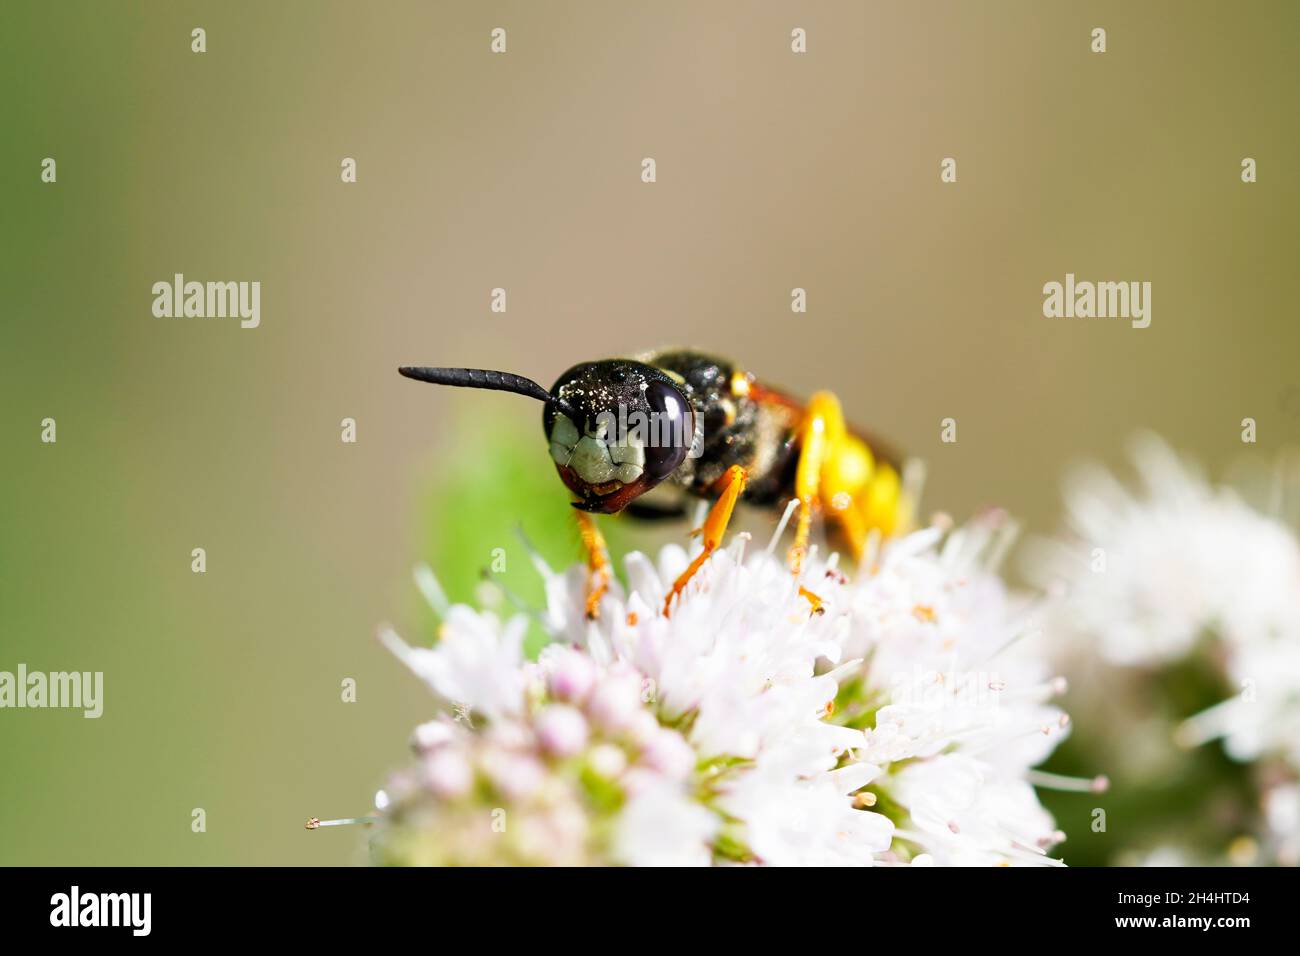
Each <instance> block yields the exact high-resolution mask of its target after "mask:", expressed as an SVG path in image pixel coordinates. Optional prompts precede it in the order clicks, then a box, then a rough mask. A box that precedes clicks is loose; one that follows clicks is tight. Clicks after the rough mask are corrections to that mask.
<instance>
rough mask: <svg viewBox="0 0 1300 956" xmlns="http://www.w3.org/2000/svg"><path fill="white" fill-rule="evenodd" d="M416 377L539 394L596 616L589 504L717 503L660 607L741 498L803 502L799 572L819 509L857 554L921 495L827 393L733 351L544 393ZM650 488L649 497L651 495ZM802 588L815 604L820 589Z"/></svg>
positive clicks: (794, 557) (635, 512)
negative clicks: (763, 373)
mask: <svg viewBox="0 0 1300 956" xmlns="http://www.w3.org/2000/svg"><path fill="white" fill-rule="evenodd" d="M398 371H399V372H400V373H401V374H402V375H404V376H406V377H407V378H411V379H415V380H418V381H421V382H430V383H433V384H435V385H452V386H460V387H464V388H479V389H494V390H498V391H504V392H513V393H515V394H518V395H525V396H528V397H530V398H534V399H537V400H538V401H540V402H542V403H543V405H544V406H545V407H544V409H543V412H542V426H543V428H544V430H545V432H546V440H547V443H548V444H549V447H550V454H551V458H552V460H553V461H554V463H555V467H556V470H557V471H558V472H559V476H560V478H561V480H563V482H564V484H565V486H566V487H567V488H568V489H569V491H570V492H572V494H573V496H574V499H575V500H574V501H573V502H572V504H573V507H574V508H575V509H576V514H577V516H578V522H579V528H580V531H581V534H582V540H583V544H584V547H585V548H586V551H587V555H588V567H589V570H590V581H589V587H588V597H587V606H586V610H587V614H588V616H589V617H593V618H594V617H596V616H598V614H599V608H600V600H601V597H602V596H603V595H604V593H605V590H606V589H607V588H608V585H609V579H610V567H609V559H608V555H607V553H606V549H605V545H604V540H603V538H602V537H601V535H600V533H599V531H598V529H597V528H596V525H595V523H594V521H592V519H591V515H593V514H615V513H619V512H623V513H626V514H629V515H632V516H635V517H639V518H649V519H662V518H673V517H682V516H685V515H686V513H687V508H688V504H689V502H690V501H691V500H692V499H695V500H706V501H711V502H712V507H711V508H710V510H709V512H708V514H707V516H706V518H705V520H704V523H703V525H702V527H701V528H699V529H697V531H696V532H694V533H696V534H698V535H699V536H700V537H701V539H702V542H703V549H702V550H701V552H700V553H699V554H698V555H697V556H696V558H695V559H694V560H693V561H692V562H691V564H690V565H689V566H688V567H687V568H686V570H685V571H683V572H682V574H681V575H680V576H679V577H678V578H677V580H676V581H675V582H674V583H673V586H672V588H671V589H670V590H669V592H668V594H667V596H666V597H665V600H664V609H663V613H664V614H665V615H668V614H669V613H670V612H671V609H672V604H673V600H674V599H675V598H676V597H677V596H678V595H680V594H681V593H682V591H683V590H684V589H685V587H686V585H687V584H688V583H689V581H690V580H691V578H692V577H694V575H695V574H696V572H698V571H699V569H700V568H701V567H702V566H703V564H704V563H705V561H707V560H708V557H709V555H710V554H712V553H713V552H714V551H715V550H716V549H717V548H718V547H719V546H720V544H721V543H722V540H723V536H724V534H725V532H726V528H727V524H728V522H729V521H730V520H731V516H732V513H733V511H734V509H735V507H736V504H737V502H740V501H744V502H746V503H747V504H749V505H753V506H756V507H759V508H765V509H769V510H772V511H784V510H785V509H787V508H788V507H789V506H790V503H791V502H798V509H797V519H796V523H795V532H794V543H793V545H792V546H791V548H790V550H789V554H788V561H789V565H790V569H791V571H792V573H793V574H794V575H795V576H796V578H797V577H799V576H800V574H801V572H802V568H803V563H804V560H805V558H806V556H807V553H808V539H809V534H810V530H811V527H812V520H813V516H814V515H815V514H820V515H823V516H824V518H825V521H826V523H827V526H828V528H829V529H830V530H831V531H832V532H833V533H834V534H835V535H837V536H838V537H839V538H840V539H841V540H842V541H843V542H844V543H845V544H846V545H847V547H848V549H849V550H850V551H851V552H852V553H853V555H854V557H855V558H860V557H861V556H862V554H863V552H864V551H865V550H866V549H867V547H868V543H869V541H870V540H871V537H872V535H873V534H875V535H880V536H887V535H891V534H894V533H897V532H899V531H901V530H903V529H905V528H907V527H909V526H910V524H911V522H912V519H913V510H914V501H915V497H916V496H915V493H914V491H913V489H912V488H910V487H904V482H903V479H902V470H903V467H902V462H901V460H900V459H899V457H898V456H897V455H896V454H895V453H893V452H891V451H889V450H888V449H887V448H886V447H885V446H883V445H881V444H880V443H879V442H877V441H875V440H874V439H871V438H868V437H867V436H866V435H865V433H863V432H861V431H858V430H855V429H851V428H849V427H848V426H847V425H846V423H845V419H844V413H843V410H842V408H841V405H840V402H839V400H838V399H836V397H835V396H834V395H833V394H831V393H830V392H827V391H821V392H817V393H816V394H815V395H813V396H812V397H811V398H810V399H808V400H807V401H800V400H798V399H797V398H794V397H792V396H791V395H789V394H788V393H787V392H785V391H783V390H781V389H778V388H773V387H770V386H768V385H766V384H764V383H762V382H761V381H759V380H758V379H756V378H755V377H754V376H753V375H752V374H750V373H749V372H748V371H745V370H744V369H742V368H741V367H739V366H738V365H736V364H735V363H733V362H730V361H727V360H725V359H722V358H718V357H717V356H713V355H706V354H703V353H701V352H697V351H693V350H689V349H666V350H661V351H655V352H650V353H646V354H642V355H639V356H636V357H635V358H628V359H622V358H616V359H604V360H600V361H595V362H583V363H582V364H580V365H575V366H573V368H571V369H569V370H568V371H567V372H565V373H564V374H563V375H561V376H560V377H559V379H557V380H556V382H555V384H554V385H553V386H552V387H551V388H550V390H549V391H548V390H547V389H545V388H543V387H542V386H541V385H539V384H538V383H537V382H534V381H532V380H531V379H528V378H524V377H523V376H520V375H514V374H511V373H509V372H497V371H491V370H488V369H471V368H426V367H412V366H404V367H402V368H400V369H398ZM651 492H653V494H651ZM800 593H802V594H803V595H804V596H805V597H806V598H807V599H808V600H809V602H810V603H811V604H812V607H813V610H814V611H816V610H819V609H820V606H821V602H820V599H819V598H818V597H817V596H816V595H815V594H813V593H812V592H811V591H808V590H806V589H804V588H802V587H801V588H800Z"/></svg>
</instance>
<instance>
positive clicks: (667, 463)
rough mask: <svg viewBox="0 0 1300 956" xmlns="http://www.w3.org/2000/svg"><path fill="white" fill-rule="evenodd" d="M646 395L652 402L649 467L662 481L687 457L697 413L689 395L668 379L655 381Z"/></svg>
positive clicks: (648, 446) (646, 455) (647, 466)
mask: <svg viewBox="0 0 1300 956" xmlns="http://www.w3.org/2000/svg"><path fill="white" fill-rule="evenodd" d="M645 398H646V403H647V404H648V405H649V406H650V428H649V434H648V436H647V441H646V443H645V445H646V448H645V470H646V474H647V475H649V476H650V478H652V479H654V480H655V481H660V480H662V479H664V478H667V477H668V476H669V475H671V474H672V473H673V471H675V470H676V468H677V466H678V465H680V464H681V463H682V462H683V461H684V460H685V459H686V453H687V451H689V450H690V447H691V442H692V440H693V439H694V437H695V416H694V414H692V412H691V405H690V402H688V401H687V400H686V396H685V395H683V394H682V393H681V392H680V391H678V390H677V389H676V388H674V387H673V386H672V385H670V384H668V383H667V382H651V383H650V384H649V385H647V386H646V390H645Z"/></svg>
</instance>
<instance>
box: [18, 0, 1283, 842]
mask: <svg viewBox="0 0 1300 956" xmlns="http://www.w3.org/2000/svg"><path fill="white" fill-rule="evenodd" d="M196 26H201V27H203V28H205V29H206V31H207V52H206V53H204V54H201V55H199V54H194V53H192V52H191V51H190V31H191V29H193V28H194V27H196ZM496 26H502V27H505V28H506V29H507V31H508V52H507V53H506V54H505V55H492V54H491V53H490V52H489V31H490V30H491V29H492V28H493V27H496ZM796 26H798V27H803V28H804V29H805V30H806V31H807V34H808V52H807V54H806V55H801V56H796V55H793V54H792V53H791V52H790V47H789V43H790V31H791V29H792V28H793V27H796ZM1095 26H1102V27H1105V28H1106V30H1107V31H1108V47H1109V49H1108V52H1107V53H1105V54H1104V55H1095V54H1092V53H1091V52H1090V51H1089V32H1090V30H1091V29H1092V28H1093V27H1095ZM1297 41H1300V15H1298V14H1297V11H1296V8H1295V6H1294V5H1293V4H1290V3H1286V2H1274V3H1263V2H1260V3H1249V4H1226V3H1224V4H1213V3H1203V2H1195V3H1174V2H1164V3H1146V4H1140V5H1134V4H1125V3H1074V4H1042V3H1033V2H999V3H990V4H973V3H870V4H868V3H862V2H857V3H848V2H826V0H819V2H805V3H796V2H784V3H776V2H770V3H756V2H743V3H742V2H728V3H708V4H697V3H687V2H676V3H655V4H631V3H628V4H615V3H601V2H595V0H591V2H573V3H564V2H544V3H538V2H520V3H492V4H476V3H468V2H466V3H425V2H401V3H385V4H378V5H372V6H370V7H363V6H358V5H356V4H343V3H316V2H292V3H277V4H270V5H266V4H257V3H250V2H241V3H215V2H209V3H187V4H172V3H162V2H152V3H143V4H116V5H112V6H104V5H102V4H95V3H89V2H77V3H62V4H54V5H50V4H45V3H36V2H28V0H23V2H18V3H11V4H9V5H8V8H7V13H6V17H5V24H4V27H3V29H0V71H2V72H3V74H4V79H5V87H6V89H7V90H8V91H9V93H8V95H7V96H6V98H5V99H6V113H7V117H6V119H5V122H4V126H5V137H4V140H5V143H4V146H3V149H2V150H0V160H2V162H3V170H2V172H3V176H2V177H0V182H3V184H4V197H3V199H4V210H5V229H4V230H3V242H4V250H3V252H4V255H3V261H0V279H2V280H3V318H2V322H0V355H3V356H4V360H5V361H4V374H3V375H2V376H0V424H2V426H3V435H4V446H3V447H4V452H3V458H2V460H3V462H4V468H3V476H0V491H3V502H4V513H3V532H2V534H0V669H8V670H12V669H14V667H15V666H16V665H17V663H18V662H20V661H21V662H25V663H27V664H28V666H29V667H30V668H32V669H44V670H62V669H78V670H103V671H104V672H105V682H106V691H105V693H106V701H105V715H104V717H103V718H101V719H100V720H98V721H89V720H83V719H81V717H80V716H79V715H76V714H73V713H69V712H55V711H21V712H19V711H5V712H0V753H2V754H3V757H2V760H3V764H4V768H5V769H4V772H3V773H0V862H4V863H93V864H103V863H191V862H194V863H257V864H269V863H346V862H356V861H358V860H360V859H363V858H364V856H363V854H362V853H361V851H360V850H359V847H360V845H361V842H362V841H361V835H360V834H358V833H356V832H348V831H341V830H333V831H322V832H318V833H305V832H304V831H303V829H302V823H303V820H304V819H305V818H306V817H307V816H309V815H313V814H315V815H319V816H322V817H329V816H346V815H351V814H353V813H358V812H364V811H365V810H366V809H367V808H368V805H369V801H370V798H371V796H372V794H373V792H374V790H375V789H376V787H377V786H379V785H380V784H381V783H382V778H383V773H384V771H385V770H386V769H388V768H391V767H393V766H396V765H398V764H400V763H401V762H402V760H403V759H404V754H405V748H404V741H405V739H406V735H407V733H408V731H409V729H410V727H411V726H412V725H413V724H414V723H416V722H417V721H419V720H422V719H424V718H425V717H426V716H427V715H428V712H429V705H428V701H427V699H426V697H425V695H424V694H423V693H422V692H421V691H420V689H419V687H418V686H416V685H415V683H414V682H413V681H412V680H411V679H410V678H409V677H408V676H407V675H406V674H404V673H402V672H401V671H400V669H399V668H398V666H397V665H396V663H395V662H393V661H391V660H390V659H388V658H387V657H386V656H385V655H384V654H383V653H382V652H381V651H380V650H379V649H378V647H377V646H376V645H375V644H374V642H373V641H372V640H371V635H372V633H373V631H374V628H375V626H376V624H377V623H378V622H380V621H384V620H392V621H394V622H395V623H397V624H399V625H403V626H415V622H416V621H418V615H417V613H416V609H415V603H414V600H413V596H412V588H411V587H410V585H409V568H410V566H411V564H412V563H413V561H415V560H416V559H417V558H418V557H419V556H420V555H421V554H422V553H423V552H424V549H425V547H426V530H427V529H426V528H425V526H424V524H423V523H422V522H423V521H424V520H425V519H423V518H422V517H421V514H420V509H421V504H420V503H421V501H422V496H424V495H425V494H426V493H427V489H428V487H429V483H430V482H431V481H434V480H437V479H438V478H439V476H441V475H443V474H444V473H445V472H446V471H447V470H448V469H454V468H455V467H457V466H458V465H462V464H465V463H467V462H474V460H475V456H476V447H477V446H476V442H475V441H474V440H473V435H474V433H473V431H472V429H470V428H465V427H461V428H460V429H459V430H458V428H457V423H464V422H467V421H472V420H473V419H472V418H470V417H469V416H471V415H472V414H473V412H474V410H475V409H477V408H479V407H481V406H484V405H488V404H491V405H493V406H495V408H496V410H498V411H500V412H501V413H502V414H508V413H513V414H515V415H517V416H518V417H519V418H520V420H521V421H522V422H523V426H522V427H523V428H525V429H529V430H532V431H530V432H528V433H529V434H532V433H533V432H535V436H534V437H535V439H536V442H537V447H536V467H537V468H538V469H541V470H543V471H547V470H549V468H550V465H549V462H548V461H547V458H546V453H545V445H544V442H543V440H542V436H541V433H540V429H538V428H537V419H538V417H539V415H538V410H537V409H536V408H534V407H528V405H527V403H525V402H523V401H522V400H517V399H510V398H507V397H501V396H472V395H464V394H454V395H453V394H441V393H439V392H438V391H437V390H434V389H429V388H417V387H416V386H414V385H412V384H411V383H409V382H406V381H404V380H402V379H399V377H398V376H397V375H396V374H395V371H394V369H395V367H396V366H397V365H398V364H403V363H417V364H443V365H459V364H463V365H474V366H486V367H495V368H503V369H508V370H512V371H516V372H519V373H522V374H525V375H529V376H532V377H535V378H537V379H539V380H540V381H542V382H543V383H544V384H547V385H549V384H550V383H551V381H552V380H553V379H554V378H555V376H556V375H557V374H558V373H559V372H561V371H562V370H563V369H565V368H566V367H568V366H569V365H570V364H573V363H575V362H577V361H580V360H584V359H591V358H599V357H605V356H608V355H611V354H620V353H626V352H630V351H635V350H640V349H643V348H647V347H653V346H658V345H664V344H684V345H697V346H701V347H704V348H708V349H714V350H718V351H721V352H724V353H726V354H728V355H732V356H734V357H735V358H737V359H738V360H740V361H741V362H743V363H745V364H746V365H747V366H748V367H749V368H750V369H752V370H753V371H754V372H756V373H757V374H758V375H760V376H761V377H764V378H767V379H769V380H771V381H772V382H774V383H778V384H782V385H784V386H787V387H788V388H790V389H792V390H794V391H797V392H801V393H806V392H810V391H812V390H814V389H818V388H831V389H833V390H835V391H836V392H838V393H839V394H840V396H841V397H842V398H843V400H844V403H845V405H846V407H847V409H848V411H849V414H850V416H851V418H852V419H853V420H854V421H856V422H859V423H861V424H863V425H866V426H869V427H870V428H872V429H873V430H875V431H877V432H878V433H880V434H881V435H886V436H889V437H890V438H891V439H893V440H894V441H896V442H897V443H899V444H900V445H902V446H903V447H905V448H907V449H908V450H910V451H911V452H913V453H914V454H917V455H920V456H922V457H924V458H926V459H927V460H928V462H929V465H930V476H931V477H930V481H929V485H928V487H927V505H928V506H929V507H941V508H943V509H945V510H948V511H951V512H952V513H954V514H956V515H959V516H963V515H966V514H969V513H970V512H971V511H972V510H974V509H976V508H978V507H980V506H981V505H984V504H989V503H996V504H1001V505H1004V506H1006V507H1008V508H1010V509H1011V510H1012V511H1014V512H1015V513H1016V514H1018V515H1020V516H1021V517H1022V518H1023V519H1024V521H1025V522H1026V524H1027V525H1028V526H1029V528H1030V529H1031V530H1034V531H1044V532H1045V531H1050V530H1052V529H1053V528H1054V527H1055V524H1056V521H1057V515H1058V512H1059V496H1058V487H1059V480H1060V477H1061V475H1062V473H1063V470H1064V469H1065V467H1066V466H1067V464H1069V463H1070V462H1072V461H1074V460H1077V459H1079V458H1086V457H1099V458H1102V459H1104V460H1107V461H1109V462H1111V463H1118V462H1120V461H1121V460H1122V447H1123V443H1124V441H1125V439H1126V438H1127V436H1128V435H1129V434H1131V432H1132V431H1133V430H1134V429H1136V428H1138V427H1140V426H1148V427H1153V428H1155V429H1157V430H1159V431H1160V432H1162V433H1163V434H1164V435H1166V436H1167V437H1168V438H1169V439H1170V440H1171V441H1172V442H1173V443H1174V444H1175V445H1176V446H1178V447H1180V448H1182V449H1184V450H1186V451H1188V452H1190V453H1192V454H1194V455H1195V456H1197V457H1199V458H1201V459H1202V460H1204V461H1206V462H1207V463H1208V464H1210V465H1211V466H1212V467H1216V468H1218V467H1222V466H1226V465H1227V464H1228V463H1230V462H1231V461H1232V460H1233V459H1234V458H1235V457H1237V456H1239V455H1241V454H1243V453H1247V454H1250V455H1262V454H1269V453H1271V452H1272V451H1274V450H1276V449H1277V448H1278V447H1280V446H1281V445H1282V444H1283V443H1285V442H1288V441H1290V442H1295V441H1297V440H1298V439H1300V372H1298V371H1297V370H1296V368H1295V364H1294V356H1295V354H1296V348H1297V345H1298V344H1300V333H1298V332H1297V327H1296V314H1295V302H1296V290H1295V282H1296V262H1297V251H1300V245H1298V244H1297V241H1296V236H1297V225H1296V213H1297V210H1298V209H1300V203H1297V199H1298V196H1297V190H1298V188H1300V187H1298V186H1297V177H1296V175H1295V158H1296V156H1297V155H1298V151H1300V137H1298V136H1297V124H1296V116H1297V107H1300V95H1298V94H1300V87H1297V84H1296V54H1297V49H1298V48H1300V47H1298V43H1297ZM46 156H52V157H55V158H56V159H57V161H58V182H57V184H55V185H45V184H42V183H41V182H40V180H39V171H40V161H41V159H42V158H43V157H46ZM647 156H650V157H654V158H655V160H656V162H657V166H658V181H657V182H656V183H654V184H653V185H646V184H643V183H642V182H641V181H640V175H639V174H640V163H641V159H642V158H643V157H647ZM946 156H952V157H955V158H956V159H957V162H958V181H957V183H956V184H953V185H944V184H941V183H940V181H939V162H940V160H941V159H942V158H943V157H946ZM1246 156H1250V157H1254V158H1255V159H1256V160H1257V161H1258V164H1259V182H1258V183H1256V184H1253V185H1244V184H1243V183H1242V182H1241V181H1240V176H1239V173H1240V162H1241V160H1242V158H1243V157H1246ZM343 157H354V158H355V159H356V160H357V163H358V182H357V183H356V184H352V185H345V184H343V183H341V182H340V178H339V170H340V161H341V160H342V158H343ZM175 272H183V273H185V275H186V276H187V278H192V279H198V280H208V279H213V280H254V279H256V280H260V281H261V283H262V303H261V309H262V321H261V327H260V328H258V329H256V330H241V329H239V328H238V326H237V324H236V323H235V322H234V321H232V320H225V321H221V320H214V321H205V320H167V319H155V318H153V317H152V315H151V312H150V307H151V303H152V295H151V292H150V287H151V285H152V284H153V283H154V282H156V281H159V280H167V279H170V277H171V276H172V275H173V273H175ZM1067 272H1073V273H1075V274H1076V275H1077V276H1079V277H1080V278H1081V279H1083V278H1089V279H1096V280H1139V281H1140V280H1147V281H1150V282H1152V284H1153V294H1152V302H1153V321H1152V323H1151V326H1150V328H1148V329H1145V330H1134V329H1132V328H1130V327H1129V325H1128V323H1127V322H1124V321H1117V320H1104V319H1092V320H1064V319H1061V320H1051V319H1046V318H1044V317H1043V315H1042V301H1043V297H1042V292H1041V289H1042V286H1043V284H1044V283H1045V282H1049V281H1053V280H1055V281H1061V280H1062V279H1063V278H1064V276H1065V274H1066V273H1067ZM498 286H499V287H504V288H506V289H507V290H508V302H509V309H508V312H507V313H506V314H504V315H497V314H493V313H492V312H490V311H489V308H488V303H489V294H490V290H491V289H493V288H494V287H498ZM796 286H799V287H803V288H805V289H807V292H808V301H809V312H808V314H807V315H806V316H799V317H796V316H792V315H791V313H790V306H789V303H790V290H791V289H792V288H793V287H796ZM46 416H53V417H55V418H56V419H57V421H58V443H57V444H56V445H52V446H50V445H42V444H40V442H39V432H40V424H39V423H40V421H41V419H42V418H44V417H46ZM345 416H350V417H354V418H355V419H356V420H357V423H358V437H359V441H358V443H357V444H356V445H345V444H342V443H341V442H340V440H339V421H340V419H341V418H343V417H345ZM948 416H951V417H954V418H956V419H957V421H958V423H959V441H958V442H957V444H955V445H944V444H941V443H940V441H939V423H940V420H941V419H942V418H944V417H948ZM1246 416H1252V417H1255V418H1256V419H1257V420H1258V422H1259V443H1258V445H1257V446H1254V447H1248V448H1247V447H1244V446H1242V444H1241V443H1240V440H1239V433H1240V421H1241V419H1242V418H1243V417H1246ZM454 436H458V437H454ZM554 492H555V495H556V500H557V502H558V503H559V504H558V505H557V507H560V508H561V509H562V507H563V504H562V502H563V490H562V488H561V486H560V484H559V482H558V481H556V482H555V483H554ZM448 507H454V505H453V504H452V503H448ZM434 525H435V533H436V516H435V519H434ZM200 546H201V547H205V548H206V549H207V553H208V572H207V573H206V574H204V575H196V574H192V573H191V571H190V551H191V549H192V548H194V547H200ZM475 560H477V558H475ZM344 677H353V678H355V679H356V680H357V682H358V702H357V703H356V704H350V705H345V704H342V703H340V701H339V684H340V681H341V680H342V679H343V678H344ZM194 807H202V808H204V809H205V810H206V812H207V820H208V828H207V832H206V833H204V834H193V833H191V831H190V819H191V809H192V808H194Z"/></svg>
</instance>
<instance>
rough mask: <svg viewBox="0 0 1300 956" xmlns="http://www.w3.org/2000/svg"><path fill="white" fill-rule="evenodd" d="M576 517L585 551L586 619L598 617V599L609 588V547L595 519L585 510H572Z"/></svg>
mask: <svg viewBox="0 0 1300 956" xmlns="http://www.w3.org/2000/svg"><path fill="white" fill-rule="evenodd" d="M573 513H574V514H575V515H576V516H577V518H578V533H579V534H580V535H581V536H582V547H583V550H585V551H586V552H587V619H588V620H592V621H594V620H595V619H596V618H598V617H600V599H601V598H603V597H604V596H605V592H606V591H608V590H609V575H610V569H609V549H608V548H607V547H606V546H605V536H604V535H603V534H601V533H600V529H599V528H597V527H596V520H595V519H594V518H593V517H592V516H591V515H589V514H587V512H585V511H576V510H575V511H574V512H573Z"/></svg>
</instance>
